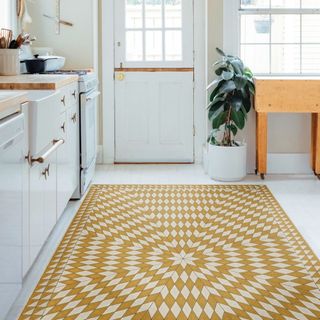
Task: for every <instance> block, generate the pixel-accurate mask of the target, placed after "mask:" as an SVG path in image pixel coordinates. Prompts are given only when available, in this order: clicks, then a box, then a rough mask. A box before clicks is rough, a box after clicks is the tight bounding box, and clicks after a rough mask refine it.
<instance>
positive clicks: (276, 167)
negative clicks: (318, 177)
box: [268, 153, 312, 174]
mask: <svg viewBox="0 0 320 320" xmlns="http://www.w3.org/2000/svg"><path fill="white" fill-rule="evenodd" d="M268 173H269V174H312V170H311V168H310V154H309V153H269V154H268Z"/></svg>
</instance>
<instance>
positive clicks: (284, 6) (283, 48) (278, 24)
mask: <svg viewBox="0 0 320 320" xmlns="http://www.w3.org/2000/svg"><path fill="white" fill-rule="evenodd" d="M239 12H240V30H241V32H240V52H241V57H242V59H243V60H244V61H245V63H246V64H247V65H248V66H250V67H251V69H252V70H253V71H254V72H255V73H256V74H304V75H305V74H306V75H307V74H320V0H240V11H239Z"/></svg>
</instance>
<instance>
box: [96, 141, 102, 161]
mask: <svg viewBox="0 0 320 320" xmlns="http://www.w3.org/2000/svg"><path fill="white" fill-rule="evenodd" d="M97 164H103V146H102V145H99V146H98V147H97Z"/></svg>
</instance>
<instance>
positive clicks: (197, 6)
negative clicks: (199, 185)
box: [193, 0, 207, 163]
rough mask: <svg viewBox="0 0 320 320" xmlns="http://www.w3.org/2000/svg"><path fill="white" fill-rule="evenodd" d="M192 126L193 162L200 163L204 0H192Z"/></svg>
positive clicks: (203, 124) (203, 127)
mask: <svg viewBox="0 0 320 320" xmlns="http://www.w3.org/2000/svg"><path fill="white" fill-rule="evenodd" d="M193 5H194V70H195V76H194V77H195V79H194V81H195V88H194V126H195V139H194V148H195V162H196V163H202V159H203V157H202V156H203V153H202V150H203V144H204V143H205V142H206V134H207V120H206V118H207V112H206V108H205V106H206V105H207V103H206V102H207V90H206V88H207V86H206V83H207V79H206V72H207V71H206V70H207V69H206V60H207V54H206V46H205V43H206V41H207V40H206V19H205V16H206V14H207V11H206V1H198V0H194V4H193Z"/></svg>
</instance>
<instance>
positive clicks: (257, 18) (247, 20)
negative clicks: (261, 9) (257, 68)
mask: <svg viewBox="0 0 320 320" xmlns="http://www.w3.org/2000/svg"><path fill="white" fill-rule="evenodd" d="M241 30H242V32H241V42H242V43H268V42H269V40H270V15H255V14H253V15H251V14H250V15H243V16H241Z"/></svg>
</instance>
